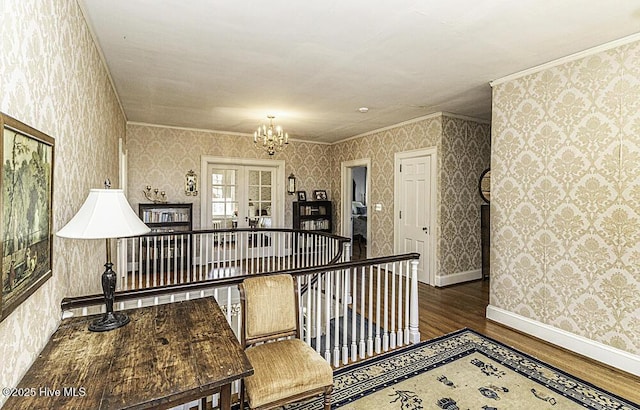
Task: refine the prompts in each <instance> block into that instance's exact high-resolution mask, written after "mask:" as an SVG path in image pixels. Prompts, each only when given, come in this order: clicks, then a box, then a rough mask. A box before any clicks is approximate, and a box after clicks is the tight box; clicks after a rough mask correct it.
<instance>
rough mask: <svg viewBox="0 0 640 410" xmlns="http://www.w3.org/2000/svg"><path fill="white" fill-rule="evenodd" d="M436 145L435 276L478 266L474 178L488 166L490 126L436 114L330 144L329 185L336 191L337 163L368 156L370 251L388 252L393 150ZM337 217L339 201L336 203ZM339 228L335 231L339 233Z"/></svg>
mask: <svg viewBox="0 0 640 410" xmlns="http://www.w3.org/2000/svg"><path fill="white" fill-rule="evenodd" d="M428 147H436V149H437V152H438V154H437V161H438V166H437V168H438V174H437V186H438V192H437V203H438V209H437V217H436V219H437V229H436V232H435V235H436V251H435V252H436V265H437V266H436V275H437V276H447V275H453V274H456V273H461V272H468V271H474V270H479V269H480V265H481V261H480V204H481V203H482V200H481V198H480V196H479V194H478V178H479V177H480V174H481V173H482V171H483V170H484V169H485V168H488V167H489V152H490V127H489V125H488V124H485V123H481V122H476V121H473V120H470V119H462V118H460V117H457V116H454V115H450V114H442V113H440V114H436V115H431V116H428V117H425V118H423V119H420V120H417V121H411V122H408V123H405V124H399V125H398V126H397V127H391V128H389V129H385V130H383V131H379V132H374V133H371V134H368V135H365V136H362V137H359V138H353V139H350V140H347V141H344V142H341V143H338V144H335V145H333V146H332V155H331V157H332V159H333V163H332V167H331V168H332V187H333V192H334V198H336V199H337V198H338V197H339V195H340V164H341V163H342V162H345V161H350V160H354V159H362V158H370V159H371V170H370V172H371V185H372V186H371V189H370V191H371V192H370V199H369V202H370V204H382V210H381V211H371V212H369V217H370V218H371V230H372V232H371V233H370V237H371V240H370V241H369V242H370V243H371V246H372V252H371V255H372V256H374V257H375V256H384V255H391V254H393V216H394V210H393V200H394V197H393V195H394V192H393V188H394V187H393V177H394V170H393V166H394V154H395V153H397V152H404V151H410V150H415V149H419V148H428ZM336 209H337V212H338V217H337V218H336V220H337V221H338V223H339V222H340V220H341V219H340V216H339V212H340V206H336ZM339 231H340V230H339V228H338V232H339Z"/></svg>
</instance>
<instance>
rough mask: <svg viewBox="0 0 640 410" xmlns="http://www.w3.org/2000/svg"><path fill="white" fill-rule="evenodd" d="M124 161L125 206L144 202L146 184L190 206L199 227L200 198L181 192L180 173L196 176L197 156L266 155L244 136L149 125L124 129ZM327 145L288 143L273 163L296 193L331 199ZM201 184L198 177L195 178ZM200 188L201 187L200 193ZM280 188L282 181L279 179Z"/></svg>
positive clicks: (287, 218) (291, 197) (288, 220)
mask: <svg viewBox="0 0 640 410" xmlns="http://www.w3.org/2000/svg"><path fill="white" fill-rule="evenodd" d="M126 147H127V150H128V158H129V161H128V162H129V188H128V195H129V202H130V203H131V205H132V206H133V207H134V209H136V210H137V209H138V204H139V203H140V202H147V201H146V199H145V198H144V195H143V194H142V191H143V189H144V188H145V187H146V186H147V185H151V186H152V187H154V188H159V189H160V190H163V191H165V192H166V193H167V197H168V200H169V201H170V202H192V203H193V218H194V229H199V227H200V200H201V198H202V196H201V195H199V196H196V197H193V196H186V195H185V193H184V180H185V177H184V176H185V174H186V173H187V172H188V171H189V170H190V169H192V170H194V171H195V172H196V173H197V174H200V161H201V156H203V155H208V156H217V157H229V158H245V159H246V158H256V159H267V158H269V155H268V154H267V153H266V152H264V151H262V150H258V149H257V148H256V147H255V146H254V144H253V137H252V136H249V135H238V134H224V133H221V132H214V131H201V130H189V129H183V128H169V127H159V126H151V125H142V124H133V123H129V124H128V125H127V144H126ZM328 150H329V145H326V144H314V143H309V142H302V141H297V140H296V141H292V142H291V143H290V144H289V146H288V147H287V148H286V149H285V150H284V151H283V152H280V153H278V154H276V155H275V157H274V159H276V160H284V161H285V177H286V176H288V175H289V174H291V173H293V174H294V175H295V177H296V189H297V190H303V191H307V196H308V197H310V195H311V193H312V192H313V190H315V189H325V190H326V191H327V193H328V196H329V199H334V198H333V197H332V192H333V191H332V190H331V180H330V175H329V168H330V167H329V165H330V158H329V155H328ZM199 178H200V183H201V184H202V183H203V181H202V176H201V175H199ZM203 186H204V185H201V186H200V189H203ZM282 186H283V187H284V186H286V185H285V181H282ZM294 200H296V197H295V195H285V202H286V204H285V226H286V227H289V228H290V227H291V226H292V222H291V221H292V213H293V211H292V209H293V207H292V202H293V201H294Z"/></svg>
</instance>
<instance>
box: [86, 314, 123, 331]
mask: <svg viewBox="0 0 640 410" xmlns="http://www.w3.org/2000/svg"><path fill="white" fill-rule="evenodd" d="M127 323H129V316H127V315H125V314H124V313H120V312H108V313H105V314H104V315H103V316H102V317H101V318H100V319H98V320H96V321H94V322H93V323H91V324H90V325H89V330H90V331H92V332H108V331H109V330H113V329H117V328H119V327H122V326H124V325H126V324H127Z"/></svg>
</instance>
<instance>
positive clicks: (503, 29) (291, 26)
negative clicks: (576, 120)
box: [78, 0, 640, 142]
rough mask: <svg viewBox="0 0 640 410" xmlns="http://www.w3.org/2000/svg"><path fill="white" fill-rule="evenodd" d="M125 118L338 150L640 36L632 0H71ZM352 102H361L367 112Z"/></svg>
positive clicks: (481, 110)
mask: <svg viewBox="0 0 640 410" xmlns="http://www.w3.org/2000/svg"><path fill="white" fill-rule="evenodd" d="M78 1H79V3H80V5H81V7H82V9H83V12H84V13H85V15H86V17H87V20H88V21H89V24H90V26H91V29H92V31H93V33H94V35H95V37H96V39H97V41H98V43H99V47H100V49H101V52H102V54H103V56H104V59H105V61H106V64H107V66H108V69H109V72H110V75H111V77H112V80H113V83H114V85H115V87H116V91H117V93H118V97H119V98H120V101H121V103H122V106H123V108H124V112H125V115H126V117H127V120H128V121H131V122H142V123H150V124H159V125H168V126H177V127H186V128H197V129H208V130H218V131H227V132H238V133H253V130H254V129H255V128H256V127H257V126H258V125H259V124H261V123H265V122H267V118H266V117H267V115H275V116H276V120H275V122H276V123H277V124H279V125H282V126H283V127H284V129H285V131H287V132H288V133H289V136H290V138H294V139H304V140H311V141H317V142H335V141H339V140H341V139H345V138H348V137H351V136H355V135H359V134H363V133H366V132H369V131H372V130H376V129H380V128H384V127H388V126H391V125H394V124H398V123H400V122H403V121H407V120H411V119H414V118H418V117H422V116H425V115H427V114H430V113H434V112H439V111H445V112H449V113H454V114H459V115H464V116H470V117H475V118H479V119H484V120H489V119H490V118H491V87H490V86H489V81H491V80H496V79H499V78H501V77H504V76H506V75H509V74H512V73H515V72H518V71H521V70H524V69H527V68H531V67H534V66H536V65H540V64H543V63H546V62H549V61H552V60H554V59H557V58H560V57H564V56H567V55H570V54H573V53H576V52H579V51H583V50H585V49H587V48H590V47H594V46H597V45H600V44H603V43H606V42H609V41H612V40H616V39H619V38H622V37H625V36H628V35H631V34H634V33H636V32H638V31H640V0H616V1H602V0H518V1H514V0H484V1H477V0H465V1H463V0H446V1H443V0H440V1H432V0H395V1H387V2H372V1H370V0H324V1H317V0H309V1H301V2H294V1H291V0H271V1H259V0H252V1H251V0H188V1H186V2H185V1H184V0H162V1H154V0H109V1H104V0H78ZM360 107H368V108H369V111H368V113H366V114H363V113H360V112H359V108H360Z"/></svg>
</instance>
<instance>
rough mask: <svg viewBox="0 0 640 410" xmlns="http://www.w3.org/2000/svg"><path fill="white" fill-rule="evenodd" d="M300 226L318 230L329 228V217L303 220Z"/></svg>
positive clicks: (308, 229) (305, 228) (309, 229)
mask: <svg viewBox="0 0 640 410" xmlns="http://www.w3.org/2000/svg"><path fill="white" fill-rule="evenodd" d="M300 227H301V228H302V229H304V230H307V231H317V230H321V229H329V220H328V219H315V220H310V221H302V222H301V223H300Z"/></svg>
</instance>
